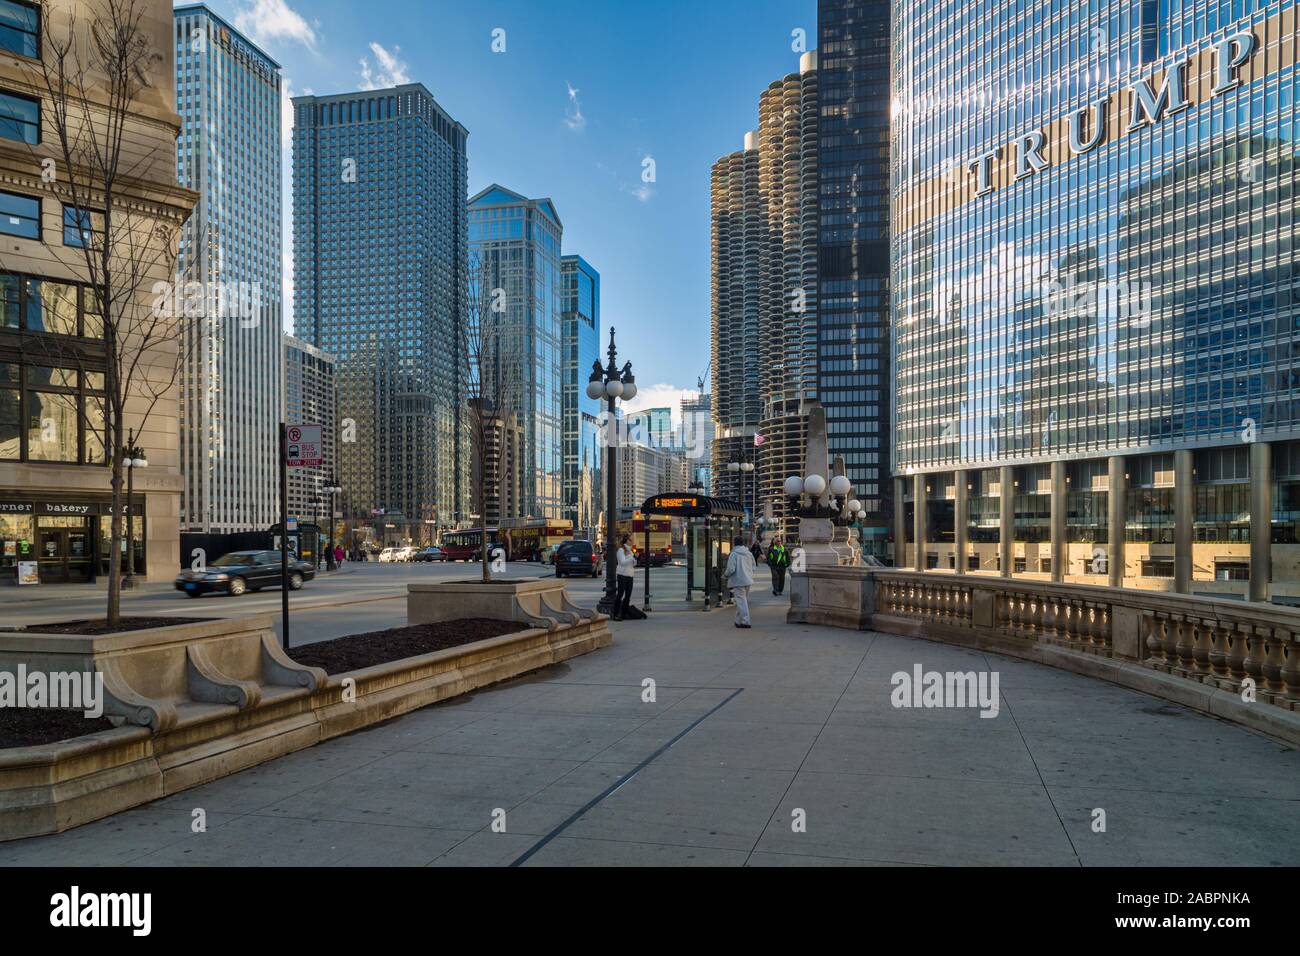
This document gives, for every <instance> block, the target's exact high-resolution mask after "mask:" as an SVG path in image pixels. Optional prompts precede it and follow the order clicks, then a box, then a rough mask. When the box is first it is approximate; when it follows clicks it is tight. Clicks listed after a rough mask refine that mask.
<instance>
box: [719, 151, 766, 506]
mask: <svg viewBox="0 0 1300 956" xmlns="http://www.w3.org/2000/svg"><path fill="white" fill-rule="evenodd" d="M758 139H759V134H758V133H757V132H753V131H751V132H748V133H746V134H745V148H744V149H741V150H737V151H736V152H734V153H728V154H727V155H726V156H723V157H721V158H720V159H718V160H717V161H716V162H715V163H714V164H713V169H712V171H711V184H710V186H711V215H712V236H711V272H712V275H711V307H710V333H711V334H710V347H711V356H712V357H711V366H710V367H711V368H712V369H713V409H712V411H713V422H714V428H715V436H714V440H713V448H712V454H713V493H714V494H715V495H717V496H718V497H721V498H729V499H731V500H733V501H739V500H740V480H739V478H738V477H737V476H736V474H735V473H733V472H728V471H727V465H728V463H730V462H733V461H748V460H750V456H751V455H752V454H753V448H754V434H755V433H756V432H757V431H758V425H759V422H760V420H761V418H762V414H763V404H762V401H761V399H760V395H759V378H760V376H761V374H762V370H761V365H760V361H759V356H760V354H761V345H760V341H759V336H760V327H761V325H760V315H761V312H762V286H761V283H760V276H761V275H762V270H763V263H764V260H765V252H766V248H767V235H766V220H765V218H764V216H763V202H762V197H761V195H760V193H759V186H758Z"/></svg>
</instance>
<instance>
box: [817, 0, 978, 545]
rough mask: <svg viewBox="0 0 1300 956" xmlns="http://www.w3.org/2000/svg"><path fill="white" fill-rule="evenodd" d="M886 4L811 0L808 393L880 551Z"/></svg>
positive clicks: (885, 514) (884, 501) (884, 465)
mask: <svg viewBox="0 0 1300 956" xmlns="http://www.w3.org/2000/svg"><path fill="white" fill-rule="evenodd" d="M905 2H907V0H899V4H898V5H900V6H901V5H902V4H903V3H905ZM921 5H922V6H924V7H929V6H931V4H929V3H926V2H922V4H921ZM951 6H952V10H953V11H954V13H953V15H954V16H956V11H958V10H960V9H962V4H961V3H960V2H955V3H954V4H952V5H951ZM889 9H890V4H889V0H818V4H817V34H818V41H817V42H818V49H817V57H818V70H817V73H818V99H819V102H820V119H819V121H818V129H817V133H818V144H817V180H818V196H819V201H818V207H819V216H818V218H819V224H818V235H817V397H818V400H819V401H820V402H821V404H822V406H823V407H824V408H825V409H826V429H827V433H828V434H827V439H828V444H829V448H830V453H831V455H832V456H835V455H842V456H843V457H844V462H845V471H846V472H847V474H848V477H849V479H850V480H851V481H852V482H853V493H854V495H855V496H856V497H857V498H858V499H859V500H860V501H861V502H862V507H863V509H864V510H865V511H866V512H867V518H866V520H865V522H863V528H862V532H861V539H862V545H863V548H864V550H865V551H866V552H867V553H870V554H875V555H878V556H882V557H883V556H884V555H885V554H886V552H887V541H886V539H887V537H888V533H889V532H888V529H889V527H890V516H891V515H892V513H893V503H892V501H891V498H892V489H891V487H890V481H889V476H890V457H889V456H890V448H889V444H890V443H889V435H890V397H889V385H890V378H889V321H890V320H889V266H890V260H889V188H890V186H889V121H890V115H889V97H890V89H889V44H890V40H889Z"/></svg>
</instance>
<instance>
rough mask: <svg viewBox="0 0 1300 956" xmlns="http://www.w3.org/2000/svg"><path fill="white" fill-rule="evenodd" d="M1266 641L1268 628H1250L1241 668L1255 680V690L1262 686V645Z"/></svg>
mask: <svg viewBox="0 0 1300 956" xmlns="http://www.w3.org/2000/svg"><path fill="white" fill-rule="evenodd" d="M1267 639H1268V628H1266V627H1258V626H1256V627H1252V628H1251V629H1250V631H1249V632H1248V637H1247V640H1246V659H1245V660H1244V661H1242V664H1241V666H1242V668H1243V669H1244V670H1245V671H1246V673H1247V674H1249V675H1250V676H1251V677H1253V678H1254V679H1255V690H1256V691H1258V690H1261V689H1262V688H1263V686H1264V644H1265V642H1266V641H1267Z"/></svg>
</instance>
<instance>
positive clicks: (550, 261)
mask: <svg viewBox="0 0 1300 956" xmlns="http://www.w3.org/2000/svg"><path fill="white" fill-rule="evenodd" d="M469 217H470V218H469V242H470V255H471V258H472V260H473V262H474V266H473V267H472V271H475V274H476V275H481V277H482V281H483V282H485V283H488V284H489V285H488V286H487V287H485V289H484V290H483V293H485V294H486V295H487V296H488V297H491V298H493V299H495V301H496V302H499V303H500V305H501V311H500V313H499V314H500V320H501V322H502V323H503V341H505V342H508V343H511V344H512V346H513V347H515V348H517V349H518V350H519V352H520V354H521V356H522V357H523V359H524V361H523V362H522V363H521V364H520V366H519V367H520V369H521V374H520V378H521V381H520V382H518V383H517V389H518V393H517V396H516V411H517V412H518V413H519V420H520V426H519V427H520V430H521V442H522V446H523V450H522V459H521V462H520V470H521V474H520V504H519V510H520V517H524V518H561V517H563V516H564V491H563V474H562V431H563V422H564V403H563V390H562V388H561V381H562V371H563V365H564V363H563V361H562V360H561V346H562V344H563V341H564V328H563V321H562V310H563V288H562V284H561V278H560V241H561V238H562V237H563V234H564V226H563V225H562V224H561V223H560V217H559V214H558V213H556V211H555V206H554V205H553V204H552V203H551V201H550V200H549V199H529V198H527V197H526V196H522V195H520V194H519V193H516V192H512V191H511V190H509V189H506V188H504V187H502V186H498V185H495V184H494V185H491V186H489V187H488V188H486V189H484V190H483V191H482V192H480V193H478V195H476V196H474V197H473V198H471V199H470V201H469ZM588 369H590V366H588ZM583 388H584V389H585V388H586V379H585V378H584V379H583Z"/></svg>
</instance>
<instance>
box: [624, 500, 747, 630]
mask: <svg viewBox="0 0 1300 956" xmlns="http://www.w3.org/2000/svg"><path fill="white" fill-rule="evenodd" d="M641 514H642V515H644V516H645V517H647V518H649V517H650V516H651V515H657V516H666V517H672V518H685V519H686V600H687V601H691V600H694V595H695V592H696V591H698V592H700V593H701V594H702V595H703V596H704V608H705V610H708V608H709V606H710V604H709V602H710V600H712V601H713V606H714V607H718V606H720V605H721V604H722V597H723V591H724V586H723V582H722V572H723V570H724V569H725V568H726V566H727V556H728V555H729V554H730V553H731V539H732V538H733V537H735V535H737V534H739V533H740V528H741V521H742V520H743V519H744V517H745V508H744V506H743V505H742V504H741V503H740V502H738V501H729V500H727V499H726V498H713V497H710V496H709V495H697V494H693V493H691V492H673V493H670V494H664V495H655V496H654V497H652V498H647V499H646V500H645V503H644V504H643V505H641ZM646 526H647V528H648V527H649V523H648V522H647V525H646ZM648 536H649V535H648V533H647V538H648ZM646 548H647V550H648V549H649V542H648V541H647V542H646ZM645 608H646V610H649V609H650V562H649V561H647V562H646V570H645Z"/></svg>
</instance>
